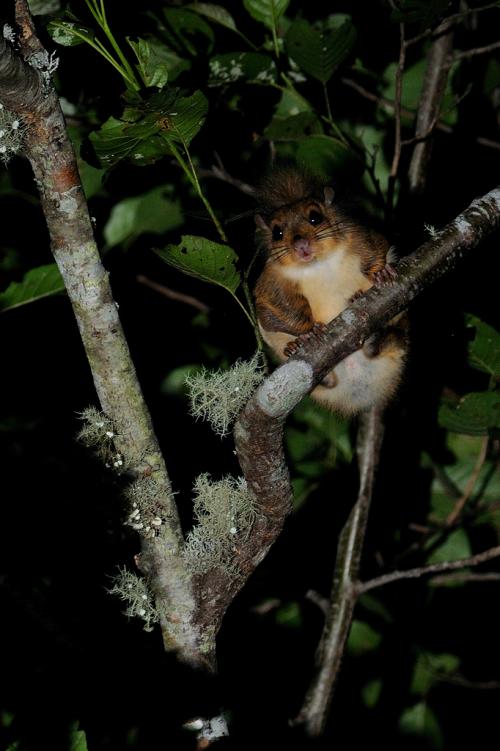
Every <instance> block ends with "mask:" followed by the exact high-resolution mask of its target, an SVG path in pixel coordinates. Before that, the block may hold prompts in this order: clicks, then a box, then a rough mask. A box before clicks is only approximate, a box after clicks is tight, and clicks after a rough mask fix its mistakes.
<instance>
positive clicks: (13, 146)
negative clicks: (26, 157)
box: [0, 106, 26, 164]
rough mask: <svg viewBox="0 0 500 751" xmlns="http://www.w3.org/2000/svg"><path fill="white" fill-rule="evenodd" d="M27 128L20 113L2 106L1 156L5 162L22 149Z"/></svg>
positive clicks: (0, 124) (0, 128) (0, 114)
mask: <svg viewBox="0 0 500 751" xmlns="http://www.w3.org/2000/svg"><path fill="white" fill-rule="evenodd" d="M25 130H26V128H25V126H24V123H23V121H22V120H21V119H20V118H19V115H14V113H13V112H9V110H7V109H5V107H3V106H1V107H0V158H1V160H2V161H3V162H4V164H7V163H8V162H9V161H10V160H11V159H12V157H13V156H15V155H16V154H18V153H19V152H20V151H21V150H22V148H23V139H24V133H25Z"/></svg>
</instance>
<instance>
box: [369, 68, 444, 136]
mask: <svg viewBox="0 0 500 751" xmlns="http://www.w3.org/2000/svg"><path fill="white" fill-rule="evenodd" d="M396 68H397V64H396V63H391V64H390V65H389V66H388V67H387V68H386V70H385V71H384V74H383V79H384V81H385V86H384V88H383V89H382V95H383V96H384V97H385V98H386V99H390V100H391V101H394V100H395V98H396ZM426 68H427V61H426V59H425V57H423V58H421V59H420V60H417V62H416V63H414V64H413V65H409V66H408V67H407V68H406V69H405V71H404V73H403V80H402V92H401V106H402V108H403V110H411V113H410V114H405V113H404V112H403V114H402V120H403V122H404V123H405V124H407V125H411V124H413V120H414V115H413V114H412V113H414V112H416V111H417V109H418V106H419V103H420V95H421V92H422V86H423V82H424V76H425V71H426ZM456 102H457V97H456V96H455V94H454V92H453V90H452V72H450V74H449V75H448V79H447V83H446V88H445V92H444V95H443V101H442V104H441V119H442V120H444V121H445V122H446V123H448V125H454V124H455V123H456V120H457V110H456ZM389 117H390V118H391V119H392V114H391V115H389Z"/></svg>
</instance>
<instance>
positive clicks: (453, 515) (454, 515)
mask: <svg viewBox="0 0 500 751" xmlns="http://www.w3.org/2000/svg"><path fill="white" fill-rule="evenodd" d="M488 445H489V436H485V437H484V438H483V440H482V443H481V449H480V451H479V455H478V457H477V461H476V463H475V465H474V469H473V470H472V472H471V476H470V477H469V480H468V482H467V485H466V486H465V488H464V492H463V493H462V495H461V496H460V498H459V499H458V501H457V502H456V503H455V506H454V507H453V510H452V511H451V512H450V513H449V514H448V517H447V518H446V525H447V526H448V527H451V526H452V525H453V524H455V522H456V521H457V519H458V517H459V516H460V514H461V513H462V509H463V508H464V506H465V504H466V503H467V501H468V500H469V498H470V497H471V495H472V492H473V490H474V487H475V485H476V482H477V479H478V477H479V474H480V472H481V470H482V468H483V464H484V462H485V461H486V456H487V454H488Z"/></svg>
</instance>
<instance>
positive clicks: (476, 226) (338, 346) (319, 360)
mask: <svg viewBox="0 0 500 751" xmlns="http://www.w3.org/2000/svg"><path fill="white" fill-rule="evenodd" d="M499 225H500V187H499V188H496V189H495V190H492V191H491V192H490V193H488V194H487V195H485V196H483V197H482V198H478V199H476V200H475V201H473V202H472V204H471V205H470V206H469V208H468V209H466V210H465V211H464V212H463V213H462V214H460V215H459V216H458V217H457V218H456V219H455V220H454V221H453V222H451V223H450V224H449V225H447V226H446V227H445V228H444V229H443V230H442V231H440V232H438V233H437V235H436V236H435V237H434V238H433V239H432V240H430V241H428V242H426V243H424V244H423V245H422V246H421V247H420V248H418V249H417V250H416V251H415V252H414V253H412V254H411V255H410V256H408V257H406V258H405V259H404V260H402V261H401V262H400V263H399V264H398V267H397V268H398V277H397V279H396V281H395V282H394V283H393V284H392V285H390V286H386V287H378V288H376V287H372V288H371V289H370V290H368V292H366V293H365V294H364V295H363V296H362V297H360V298H359V299H357V300H356V301H355V302H354V303H353V304H352V305H351V306H350V307H349V308H347V309H346V310H344V311H343V312H342V313H341V314H340V315H339V316H337V318H335V319H334V320H333V321H331V322H330V323H329V324H328V326H327V327H326V328H325V330H324V331H322V332H321V333H319V334H318V336H317V337H315V338H311V339H310V340H309V341H307V342H306V343H304V344H303V345H302V346H301V347H300V349H299V350H298V353H297V354H296V355H294V356H293V357H291V358H290V359H289V360H288V361H287V362H286V363H285V364H283V365H281V366H280V367H278V368H277V369H276V370H275V371H274V372H273V373H272V374H271V375H270V376H269V377H268V378H266V380H265V381H264V383H263V384H262V385H261V386H260V387H259V388H258V389H257V391H256V393H255V394H254V396H253V397H252V398H251V399H250V401H249V402H248V404H247V405H246V407H245V409H244V410H243V412H242V413H241V415H240V417H239V419H238V422H237V424H236V427H235V432H234V435H235V441H236V448H237V452H238V457H239V461H240V465H241V468H242V470H243V473H244V475H245V477H246V480H247V482H248V485H249V487H250V488H251V489H252V491H253V493H254V494H255V497H256V499H257V503H258V508H259V512H260V513H259V518H258V522H257V523H256V525H254V529H253V530H252V534H251V535H250V536H249V538H248V539H247V541H245V542H244V543H242V544H241V545H240V548H239V550H238V551H237V552H236V554H235V559H236V563H237V564H238V565H239V564H240V562H241V563H242V567H241V568H242V576H241V579H240V580H239V581H237V582H235V581H233V582H232V584H231V586H230V587H228V589H227V590H226V592H225V593H224V592H221V593H220V596H219V597H218V598H216V599H211V598H210V597H206V598H205V611H204V621H205V622H206V623H210V622H212V623H216V624H218V623H220V619H221V617H222V615H221V614H223V613H224V612H225V610H226V608H227V607H228V605H229V603H230V602H231V600H232V598H233V597H234V594H235V593H236V592H237V591H238V590H239V589H240V588H241V586H242V585H243V583H244V581H245V580H246V578H247V577H248V576H249V575H250V573H251V572H252V571H253V569H254V568H255V567H256V566H257V565H258V563H260V561H261V560H262V559H263V558H264V556H265V555H266V553H267V551H268V550H269V549H270V547H271V545H272V544H273V542H274V540H275V539H276V537H277V536H278V534H279V533H280V531H281V529H282V527H283V524H284V521H285V519H286V517H287V515H288V513H289V512H290V508H291V505H290V500H291V497H292V489H291V485H290V478H289V474H288V469H287V466H286V463H285V457H284V452H283V424H284V421H285V419H286V417H287V416H288V414H289V413H290V412H291V411H292V409H293V408H294V407H295V406H296V405H297V404H298V402H299V401H300V400H301V399H302V398H303V397H304V396H305V395H306V394H307V393H308V392H309V391H311V390H312V389H313V388H314V387H315V386H316V385H317V384H318V383H319V382H320V381H321V380H322V379H323V378H324V377H325V375H326V374H327V373H328V371H329V370H331V369H332V368H333V367H335V365H337V364H338V363H339V362H340V361H341V360H343V359H344V358H345V357H347V356H348V355H349V354H351V353H352V352H354V351H356V350H357V349H359V348H360V347H361V346H362V344H363V342H364V341H365V339H367V338H368V337H369V336H370V335H371V334H372V333H373V332H374V331H376V330H377V329H378V328H380V327H381V326H383V325H384V324H385V323H387V322H388V321H389V320H391V318H393V317H394V316H395V315H397V314H398V313H399V312H401V311H402V310H404V309H405V308H406V307H407V306H408V305H409V303H410V302H411V301H412V300H413V299H414V298H415V297H417V296H418V295H419V294H421V293H422V292H423V291H424V290H425V289H427V287H429V286H430V285H431V284H432V283H433V282H434V281H436V280H437V279H438V278H439V277H441V276H442V275H443V274H446V273H449V272H451V271H452V270H453V269H454V268H455V266H456V265H457V263H458V262H459V261H460V260H461V259H462V258H464V257H465V256H466V255H467V253H470V252H471V251H472V250H473V249H474V248H475V247H477V246H478V245H479V243H480V242H481V241H483V240H484V239H485V238H486V237H488V236H489V235H491V234H492V233H493V232H494V231H495V230H496V229H497V228H498V227H499ZM215 575H216V574H215V572H212V574H211V576H212V577H214V576H215ZM205 584H206V583H205Z"/></svg>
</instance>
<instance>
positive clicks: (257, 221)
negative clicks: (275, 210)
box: [255, 214, 269, 230]
mask: <svg viewBox="0 0 500 751" xmlns="http://www.w3.org/2000/svg"><path fill="white" fill-rule="evenodd" d="M255 224H256V225H257V227H258V229H262V230H268V229H269V227H268V226H267V224H266V221H265V219H264V218H263V217H262V215H261V214H255Z"/></svg>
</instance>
